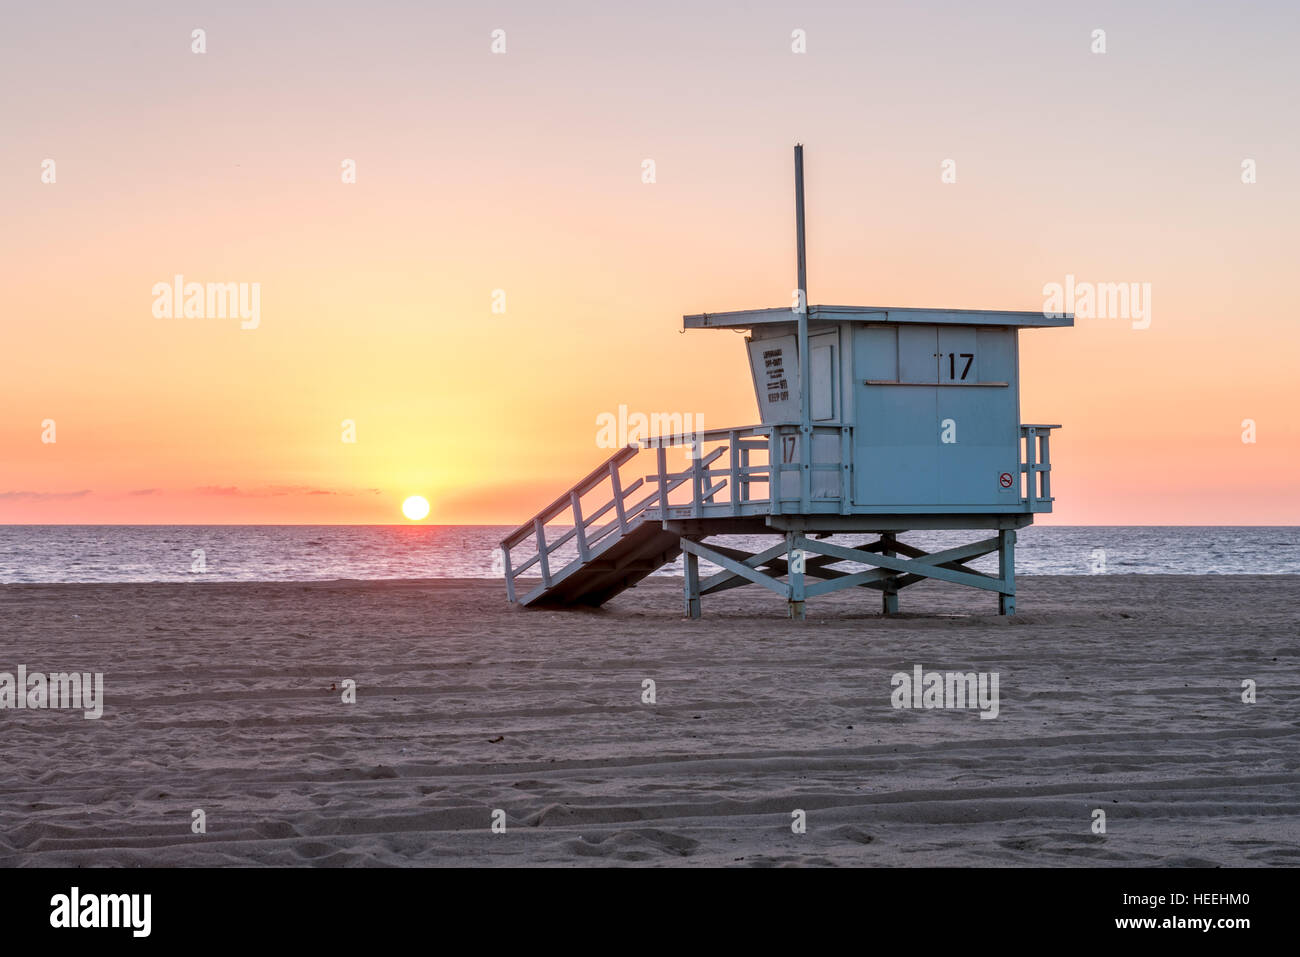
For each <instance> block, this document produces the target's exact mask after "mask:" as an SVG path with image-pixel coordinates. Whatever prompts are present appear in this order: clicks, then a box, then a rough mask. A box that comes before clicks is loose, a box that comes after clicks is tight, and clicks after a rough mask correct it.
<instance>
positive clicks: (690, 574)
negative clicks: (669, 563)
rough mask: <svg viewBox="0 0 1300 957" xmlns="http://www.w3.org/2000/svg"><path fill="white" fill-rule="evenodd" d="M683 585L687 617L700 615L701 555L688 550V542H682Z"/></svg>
mask: <svg viewBox="0 0 1300 957" xmlns="http://www.w3.org/2000/svg"><path fill="white" fill-rule="evenodd" d="M682 571H683V575H682V587H683V590H684V592H685V595H684V598H685V615H686V617H687V618H699V617H700V557H699V556H698V555H696V554H695V553H694V552H691V551H687V549H686V542H685V541H683V542H682Z"/></svg>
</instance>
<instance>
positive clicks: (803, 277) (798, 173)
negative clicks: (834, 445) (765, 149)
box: [794, 143, 812, 507]
mask: <svg viewBox="0 0 1300 957" xmlns="http://www.w3.org/2000/svg"><path fill="white" fill-rule="evenodd" d="M794 222H795V244H796V247H797V251H796V256H797V261H798V269H799V299H800V305H801V306H802V308H801V309H800V310H799V432H800V437H799V453H800V454H799V464H800V466H801V468H800V470H799V473H800V474H799V489H800V500H801V502H802V500H803V499H804V498H806V497H807V493H806V492H805V490H806V489H808V488H809V486H810V483H811V478H812V447H811V446H812V383H811V382H810V381H809V380H810V378H811V377H812V359H811V357H810V356H809V355H808V260H807V254H806V252H805V248H804V225H803V144H802V143H798V144H796V145H795V148H794ZM803 504H804V505H805V507H806V503H803Z"/></svg>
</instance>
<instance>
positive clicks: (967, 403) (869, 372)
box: [501, 146, 1074, 618]
mask: <svg viewBox="0 0 1300 957" xmlns="http://www.w3.org/2000/svg"><path fill="white" fill-rule="evenodd" d="M795 221H796V234H797V248H798V267H797V268H798V283H799V284H798V287H797V289H796V294H795V297H794V298H795V303H796V304H795V306H794V307H793V308H789V307H783V308H776V309H756V310H745V311H740V312H724V313H712V314H709V313H705V314H700V315H693V316H685V317H684V318H683V326H684V328H686V329H732V330H748V335H747V337H746V347H747V349H748V354H749V362H750V369H751V372H752V373H753V379H754V391H755V395H756V397H757V400H758V413H759V420H760V424H758V425H750V426H744V427H738V428H732V429H710V430H708V431H703V432H697V433H693V434H688V435H674V436H660V437H656V438H653V439H649V440H645V441H642V442H641V443H640V444H638V445H634V446H632V445H630V446H629V447H627V448H623V449H620V450H619V451H618V452H616V453H615V454H614V455H613V456H612V457H611V458H610V459H609V460H608V461H607V462H605V463H604V464H603V465H601V466H600V467H599V468H597V469H596V470H595V471H594V472H592V473H591V474H590V475H588V476H587V477H586V478H584V479H583V480H582V481H580V482H578V483H577V484H576V485H574V486H573V487H572V488H570V489H569V490H568V491H567V492H566V493H564V494H563V495H561V496H560V497H559V498H558V499H556V500H555V501H554V502H553V503H552V504H551V505H550V506H548V507H547V508H545V509H543V510H542V511H541V512H539V513H538V514H537V515H536V516H534V517H533V519H532V520H531V521H529V522H527V523H525V524H523V525H521V526H519V527H518V528H517V529H515V530H514V531H513V532H511V533H510V534H509V535H508V536H507V537H506V538H505V539H504V540H503V541H502V543H501V551H502V557H503V565H504V568H503V570H504V573H505V580H506V591H507V595H508V597H509V599H510V601H512V602H518V603H520V604H522V605H525V606H547V607H556V606H572V605H588V606H597V605H601V604H603V603H604V602H605V601H607V600H608V599H610V598H612V597H613V596H614V595H616V594H618V593H619V592H621V591H622V590H624V589H626V588H629V587H632V586H634V585H635V584H636V583H637V582H639V581H641V580H642V579H643V578H645V577H646V576H647V575H649V574H650V573H651V572H653V571H655V570H657V569H659V568H661V567H662V566H663V565H665V564H666V563H669V562H673V561H676V559H677V556H678V555H684V556H685V558H684V561H683V565H684V572H685V574H684V591H685V595H684V602H685V605H684V607H685V614H686V615H687V616H689V617H691V618H698V617H700V613H701V599H702V598H703V597H704V596H707V595H710V594H714V593H717V592H720V591H724V590H726V589H729V588H735V587H737V586H740V585H748V584H755V585H760V586H762V587H765V588H768V589H770V590H772V591H774V592H776V593H777V594H779V595H782V596H783V597H785V598H786V600H787V601H788V602H789V610H790V615H791V616H792V617H794V618H803V617H804V614H805V602H806V601H807V600H808V599H810V598H814V597H816V596H818V595H823V594H826V593H828V592H832V591H837V590H839V589H842V588H859V587H860V588H870V589H874V590H876V591H879V592H881V593H882V606H881V607H882V610H883V612H884V613H885V614H890V613H894V612H897V611H898V592H899V591H900V590H901V589H903V588H905V587H906V586H908V585H911V584H914V583H916V582H918V581H922V580H924V579H926V578H933V579H939V580H942V581H947V582H952V583H955V584H959V585H968V586H972V587H974V588H980V589H983V590H985V591H990V592H995V593H996V594H997V595H998V611H999V613H1001V614H1004V615H1009V614H1013V613H1014V611H1015V595H1016V580H1015V541H1016V530H1017V529H1019V528H1023V527H1025V526H1026V525H1029V524H1030V523H1032V522H1033V520H1034V515H1035V514H1037V513H1039V512H1050V511H1051V510H1052V494H1051V462H1050V446H1049V440H1050V436H1051V433H1052V430H1053V429H1057V428H1060V426H1057V425H1024V424H1022V423H1021V422H1020V374H1019V345H1018V341H1019V333H1020V330H1021V329H1033V328H1045V327H1059V326H1072V325H1073V324H1074V319H1073V317H1072V316H1069V315H1066V316H1049V315H1045V314H1044V313H1042V312H1002V311H990V310H973V309H915V308H895V307H890V306H810V307H809V306H805V305H804V303H806V302H807V298H806V293H805V290H806V289H807V288H808V287H807V282H806V269H805V255H804V217H803V151H802V147H799V146H796V147H795ZM677 445H680V446H685V447H686V448H687V450H688V452H689V454H688V458H687V465H686V467H685V468H684V469H682V470H677V471H670V470H669V469H668V454H667V453H668V449H669V448H670V447H672V446H677ZM645 449H654V458H653V462H654V464H653V467H652V468H651V469H650V470H649V471H648V474H643V475H640V476H639V477H635V478H632V477H631V474H632V473H634V472H635V471H637V470H638V469H637V466H638V465H640V463H641V462H642V461H643V460H644V457H643V456H642V455H641V453H642V451H643V450H645ZM640 471H643V472H644V471H646V467H645V466H641V467H640ZM912 529H986V530H989V531H991V532H992V533H993V534H992V535H991V536H988V537H984V538H982V539H980V540H979V541H976V542H973V543H971V544H969V545H963V546H960V547H956V548H949V549H946V550H944V551H940V552H934V553H927V552H924V551H922V550H921V549H919V548H915V547H913V546H912V545H909V544H907V543H905V542H903V541H902V540H901V539H900V537H899V536H900V535H902V534H903V533H904V532H906V531H908V530H912ZM835 534H858V535H862V536H868V537H869V538H870V540H868V541H865V542H863V543H862V544H860V545H857V546H856V547H847V546H844V545H838V544H832V543H831V542H829V541H825V540H824V539H825V538H826V537H827V536H830V535H835ZM721 535H779V536H780V539H779V541H778V542H777V543H776V544H774V545H773V546H772V547H771V548H768V549H766V550H764V551H761V552H757V553H749V552H744V551H740V550H738V549H734V548H728V547H724V546H722V545H720V544H716V543H711V542H708V540H709V539H710V538H713V537H716V536H721ZM992 552H997V553H998V558H999V562H998V568H999V571H998V574H997V575H996V576H993V575H987V574H984V573H982V572H979V571H976V570H975V569H972V568H970V567H968V566H967V564H966V563H967V562H970V561H972V560H974V559H976V558H980V557H982V556H984V555H988V554H990V553H992ZM701 558H703V559H705V560H707V561H708V562H711V563H712V564H714V565H716V566H718V568H719V569H721V570H720V571H718V572H717V573H716V574H713V575H711V576H709V577H707V578H703V579H701V577H700V572H699V560H700V559H701ZM836 566H839V567H836ZM858 566H862V567H860V568H859V567H858ZM527 579H535V581H527Z"/></svg>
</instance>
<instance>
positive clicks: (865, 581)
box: [681, 529, 1016, 619]
mask: <svg viewBox="0 0 1300 957" xmlns="http://www.w3.org/2000/svg"><path fill="white" fill-rule="evenodd" d="M897 535H898V533H896V532H884V533H881V535H880V538H879V539H878V540H876V541H874V542H866V543H864V544H862V545H858V546H856V547H854V548H849V547H846V546H843V545H833V544H831V543H830V542H826V541H819V540H815V539H809V538H807V537H805V536H804V535H803V534H802V533H800V532H793V531H792V532H787V533H786V535H785V540H784V541H783V542H780V543H779V544H777V545H773V546H772V547H771V548H768V549H765V550H764V551H761V552H757V553H754V554H751V553H749V552H744V551H741V550H739V549H735V548H726V547H724V546H721V545H705V544H703V542H702V541H701V540H699V539H695V538H685V537H683V538H682V539H681V549H682V552H683V555H684V566H685V571H686V575H685V582H684V587H685V606H684V607H685V613H686V616H687V617H689V618H699V617H700V615H701V607H700V599H701V598H702V597H703V596H704V595H713V594H717V593H718V592H722V591H726V590H727V589H730V588H738V587H740V586H742V585H750V584H753V585H761V586H762V587H764V588H766V589H768V590H769V591H773V592H775V593H776V594H778V595H781V596H782V597H784V598H785V599H786V601H787V602H788V603H789V606H790V616H791V617H792V618H799V619H802V618H803V617H804V616H805V611H804V602H805V601H806V600H807V599H809V598H814V597H816V596H818V595H825V594H829V593H830V592H833V591H839V590H840V589H843V588H859V587H860V588H871V589H874V590H876V591H879V592H881V609H882V612H883V613H884V614H887V615H889V614H895V613H896V612H897V611H898V592H899V591H900V590H901V589H903V588H906V587H907V586H908V585H914V584H916V583H917V582H919V581H923V580H925V579H927V578H933V579H937V580H939V581H946V582H951V583H953V584H955V585H966V586H968V587H971V588H979V589H983V590H984V591H991V592H996V593H997V595H998V613H999V614H1002V615H1011V614H1014V613H1015V607H1016V604H1015V602H1016V598H1015V596H1016V580H1015V542H1016V533H1015V531H1014V530H1012V529H1000V530H998V532H997V534H996V535H995V536H993V537H992V538H986V539H983V540H981V541H978V542H972V543H971V544H969V545H959V546H957V547H956V548H948V549H944V550H943V551H938V552H925V551H922V550H921V549H919V548H916V547H915V546H913V545H908V544H907V543H906V542H901V541H899V540H898V538H897ZM992 552H997V553H998V575H997V576H996V577H995V576H993V575H986V574H984V573H983V572H979V571H976V570H975V569H973V568H970V567H968V566H967V564H966V563H967V562H970V561H973V560H974V559H976V558H981V557H982V556H984V555H988V554H990V553H992ZM701 558H703V559H705V560H707V561H710V562H712V563H713V564H715V565H717V566H718V567H720V568H721V569H722V570H721V571H719V572H717V573H715V574H713V575H710V576H709V577H707V578H704V579H701V578H700V575H699V560H700V559H701ZM839 562H855V563H857V564H860V565H866V566H870V567H868V568H867V569H865V570H862V571H845V570H843V569H840V568H833V567H831V566H833V565H835V564H837V563H839ZM809 577H811V578H815V579H817V580H816V581H813V582H808V581H807V580H806V579H807V578H809ZM783 579H784V580H783Z"/></svg>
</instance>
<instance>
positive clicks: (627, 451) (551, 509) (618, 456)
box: [501, 445, 640, 548]
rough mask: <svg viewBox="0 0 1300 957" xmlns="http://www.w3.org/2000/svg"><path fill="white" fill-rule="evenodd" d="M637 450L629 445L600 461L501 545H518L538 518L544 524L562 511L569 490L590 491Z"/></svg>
mask: <svg viewBox="0 0 1300 957" xmlns="http://www.w3.org/2000/svg"><path fill="white" fill-rule="evenodd" d="M639 451H640V449H639V448H637V446H635V445H629V446H626V447H624V448H621V449H619V450H618V451H617V452H615V453H614V454H613V455H611V456H610V457H609V458H608V459H606V460H605V461H604V462H602V463H601V464H600V465H598V466H597V467H596V468H594V469H593V470H592V471H591V473H590V474H588V475H587V477H586V478H584V479H582V480H581V481H580V482H578V483H576V484H575V485H573V486H572V487H571V488H569V489H568V490H567V491H565V492H564V494H562V495H561V496H560V497H559V498H557V499H556V500H555V501H554V502H552V503H551V504H550V505H548V506H546V508H544V509H542V510H541V511H540V512H538V513H537V514H536V515H534V516H533V517H532V518H531V519H529V520H528V521H527V522H525V523H524V524H523V525H520V526H519V527H518V528H516V529H515V530H514V531H513V532H511V533H510V534H509V535H507V536H506V537H505V538H503V539H502V540H501V547H502V548H510V547H512V546H515V545H518V544H519V543H520V542H522V541H523V540H524V539H525V538H527V537H528V535H529V533H530V532H531V531H532V530H533V526H534V524H535V523H536V522H537V520H538V519H540V520H541V522H542V524H543V525H545V524H546V523H547V522H548V521H549V520H550V519H552V518H554V517H555V516H556V515H558V514H560V512H562V511H564V510H565V509H566V508H568V507H569V506H570V504H571V501H572V500H571V499H570V492H577V493H578V494H579V495H582V494H583V493H585V492H590V491H591V490H592V489H593V488H595V487H596V486H597V485H599V484H600V483H601V482H602V481H604V479H605V476H606V475H608V474H609V469H610V466H611V465H613V466H614V467H615V468H617V467H618V466H619V465H622V464H623V463H624V462H626V461H627V460H628V459H630V458H633V457H634V456H635V455H636V454H637V452H639Z"/></svg>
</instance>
